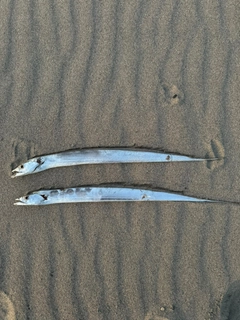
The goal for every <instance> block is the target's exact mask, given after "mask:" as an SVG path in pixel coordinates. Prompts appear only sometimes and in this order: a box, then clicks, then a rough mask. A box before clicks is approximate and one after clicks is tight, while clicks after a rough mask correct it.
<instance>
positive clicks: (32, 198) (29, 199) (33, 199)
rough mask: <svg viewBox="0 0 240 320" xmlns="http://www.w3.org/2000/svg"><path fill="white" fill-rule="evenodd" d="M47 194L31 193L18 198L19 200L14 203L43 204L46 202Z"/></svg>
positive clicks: (22, 204) (21, 204) (17, 204)
mask: <svg viewBox="0 0 240 320" xmlns="http://www.w3.org/2000/svg"><path fill="white" fill-rule="evenodd" d="M46 200H47V196H46V195H45V194H44V193H34V192H33V193H30V194H28V195H26V196H24V197H20V198H19V199H16V201H17V202H15V203H14V205H16V206H24V205H25V206H26V205H27V206H33V205H35V206H38V205H42V204H46V203H44V202H46Z"/></svg>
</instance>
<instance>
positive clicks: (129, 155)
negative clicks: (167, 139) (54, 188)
mask: <svg viewBox="0 0 240 320" xmlns="http://www.w3.org/2000/svg"><path fill="white" fill-rule="evenodd" d="M205 160H216V159H202V158H192V157H189V156H184V155H177V154H169V153H164V152H158V151H152V150H150V151H149V150H145V151H143V150H137V149H136V150H129V149H94V148H93V149H82V150H73V151H65V152H60V153H55V154H49V155H45V156H39V157H35V158H32V159H29V160H28V161H26V162H25V163H23V164H21V165H20V166H18V167H17V168H15V169H14V170H12V178H14V177H19V176H25V175H28V174H33V173H37V172H40V171H44V170H48V169H51V168H57V167H66V166H76V165H81V164H96V163H102V164H104V163H137V162H175V161H176V162H177V161H205Z"/></svg>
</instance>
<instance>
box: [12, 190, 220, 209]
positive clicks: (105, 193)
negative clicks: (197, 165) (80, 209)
mask: <svg viewBox="0 0 240 320" xmlns="http://www.w3.org/2000/svg"><path fill="white" fill-rule="evenodd" d="M16 201H17V202H16V203H14V204H15V205H18V206H19V205H24V206H25V205H35V206H38V205H48V204H56V203H74V202H113V201H115V202H117V201H187V202H221V201H217V200H208V199H201V198H194V197H188V196H185V195H182V194H177V193H171V192H165V191H156V190H150V189H137V188H130V187H94V186H90V187H79V188H67V189H53V190H40V191H33V192H31V193H29V194H28V195H26V196H24V197H21V198H19V199H16Z"/></svg>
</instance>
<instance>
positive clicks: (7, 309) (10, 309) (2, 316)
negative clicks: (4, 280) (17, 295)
mask: <svg viewBox="0 0 240 320" xmlns="http://www.w3.org/2000/svg"><path fill="white" fill-rule="evenodd" d="M0 320H16V315H15V310H14V306H13V303H12V301H11V300H10V299H9V297H8V296H7V295H6V294H5V293H4V292H2V291H0Z"/></svg>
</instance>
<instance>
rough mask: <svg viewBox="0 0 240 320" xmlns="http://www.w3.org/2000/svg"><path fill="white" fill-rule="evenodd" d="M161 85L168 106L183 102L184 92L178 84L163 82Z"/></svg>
mask: <svg viewBox="0 0 240 320" xmlns="http://www.w3.org/2000/svg"><path fill="white" fill-rule="evenodd" d="M161 87H162V94H163V97H164V101H165V103H166V104H167V105H168V106H169V105H170V106H174V105H177V104H181V103H182V102H183V99H184V93H183V92H182V91H181V90H180V89H179V88H178V87H177V86H175V85H169V84H167V83H163V84H162V86H161Z"/></svg>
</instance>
